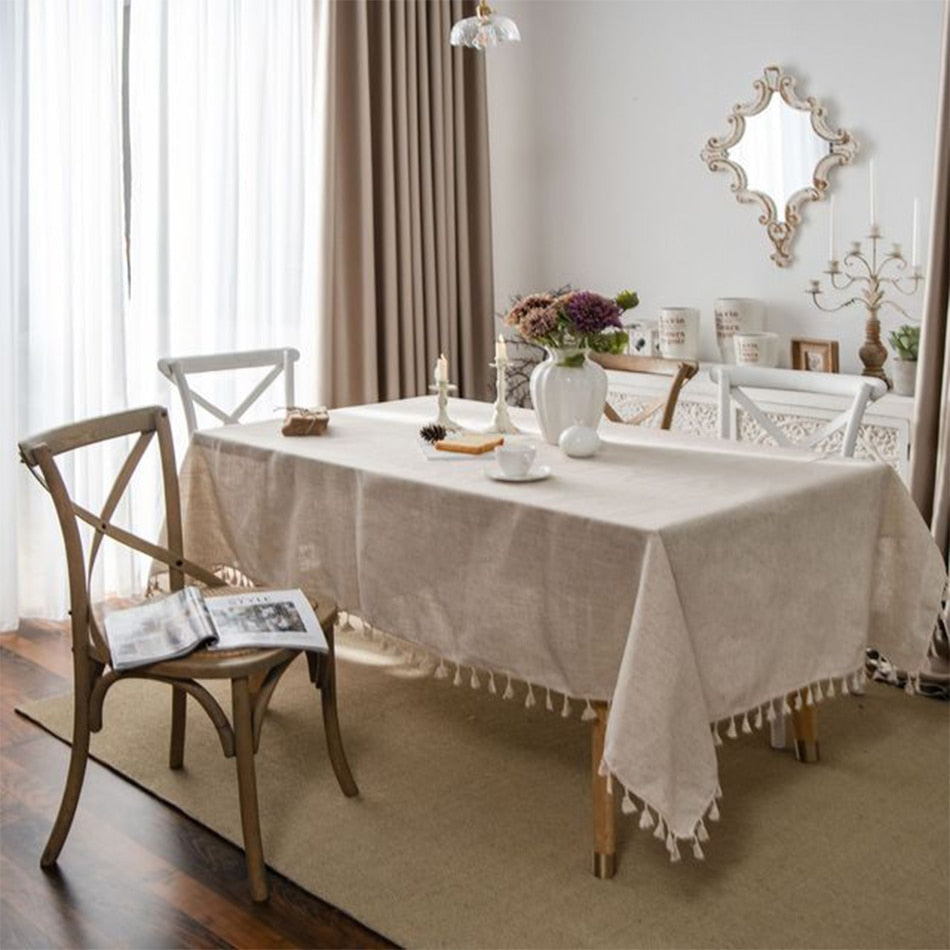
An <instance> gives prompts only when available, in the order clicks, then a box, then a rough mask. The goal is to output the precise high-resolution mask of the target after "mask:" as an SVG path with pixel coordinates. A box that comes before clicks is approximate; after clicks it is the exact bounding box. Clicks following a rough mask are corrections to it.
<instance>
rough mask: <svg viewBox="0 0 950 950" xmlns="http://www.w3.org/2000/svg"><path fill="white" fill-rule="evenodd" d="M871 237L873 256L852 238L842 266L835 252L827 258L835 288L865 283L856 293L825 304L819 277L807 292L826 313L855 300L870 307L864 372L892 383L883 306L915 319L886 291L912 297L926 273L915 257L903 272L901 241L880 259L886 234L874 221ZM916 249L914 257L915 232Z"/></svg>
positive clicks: (864, 346) (841, 308) (829, 274)
mask: <svg viewBox="0 0 950 950" xmlns="http://www.w3.org/2000/svg"><path fill="white" fill-rule="evenodd" d="M868 239H869V240H870V242H871V255H870V258H868V256H867V255H865V253H864V251H863V249H862V247H861V242H860V241H853V242H852V243H851V250H850V251H848V253H847V254H845V256H844V260H843V261H842V264H843V267H841V266H839V263H838V261H837V260H835V259H834V255H832V259H831V260H830V261H829V262H828V270H826V271H823V273H825V274H827V275H828V277H829V282H830V284H831V287H832V288H833V289H834V290H848V289H850V288H851V287H854V286H855V285H859V286H860V285H863V286H861V289H860V292H859V293H858V295H857V296H855V297H851V298H849V299H848V300H845V301H844V302H843V303H840V304H838V305H837V306H835V307H826V306H824V305H823V304H822V303H821V301H820V300H819V299H818V298H819V296H820V295H821V293H822V290H821V286H820V283H819V281H817V280H813V281H812V282H811V287H810V288H809V289H808V290H807V291H806V293H808V294H811V298H812V300H813V301H814V303H815V306H816V307H817V308H818V309H819V310H823V311H825V313H835V312H836V311H838V310H843V309H844V308H845V307H850V306H851V305H852V304H855V303H863V304H864V306H865V308H866V309H867V320H866V322H865V325H864V337H865V339H864V343H863V344H862V346H861V349H860V350H859V351H858V355H859V356H860V357H861V362H862V363H863V364H864V369H863V371H862V375H864V376H876V377H878V378H879V379H883V380H884V381H885V382H886V383H887V385H888V386H890V385H891V381H890V380H889V379H888V378H887V374H886V373H885V372H884V361H885V360H886V359H887V350H886V349H885V348H884V345H883V344H882V343H881V322H880V320H879V319H878V313H879V311H880V310H881V308H882V307H884V306H889V307H892V308H893V309H894V310H897V311H898V312H899V313H902V314H903V315H904V316H905V317H906V318H907V319H908V320H910V319H912V318H911V317H910V315H909V314H908V313H907V311H906V310H904V308H903V307H901V306H900V304H898V303H897V302H896V301H894V300H893V299H891V298H890V297H888V296H886V292H887V289H888V288H893V290H895V291H897V292H898V293H901V294H904V295H905V296H908V297H909V296H910V295H911V294H914V293H916V291H917V287H918V286H919V284H920V282H921V280H923V277H924V275H923V272H922V271H921V269H920V267H918V265H917V263H916V260H915V261H914V263H913V264H912V265H911V267H912V270H911V273H910V274H905V273H903V272H904V271H906V269H907V262H906V261H905V260H904V255H903V253H902V252H901V246H900V244H894V245H893V246H892V249H891V251H890V253H888V254H885V255H884V256H883V257H882V258H881V259H880V260H879V259H878V248H877V245H878V242H879V241H882V240H883V236H882V235H881V230H880V228H879V227H878V226H877V225H876V224H872V225H871V232H870V234H869V235H868ZM914 251H915V253H914V257H915V258H916V235H915V248H914Z"/></svg>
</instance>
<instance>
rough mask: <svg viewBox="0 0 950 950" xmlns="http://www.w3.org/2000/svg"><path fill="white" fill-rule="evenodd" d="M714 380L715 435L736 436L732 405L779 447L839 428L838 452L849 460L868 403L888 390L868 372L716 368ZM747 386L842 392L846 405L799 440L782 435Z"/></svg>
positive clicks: (809, 442) (809, 443)
mask: <svg viewBox="0 0 950 950" xmlns="http://www.w3.org/2000/svg"><path fill="white" fill-rule="evenodd" d="M709 375H710V377H711V378H712V381H713V382H714V383H716V384H718V387H719V436H720V438H723V439H730V438H731V439H737V438H738V425H737V420H736V414H735V412H734V411H733V408H734V407H735V408H737V409H741V410H742V411H743V412H745V413H747V414H748V415H749V416H750V417H751V418H752V419H754V420H755V422H756V424H757V425H759V426H760V427H761V428H762V429H763V430H764V431H765V432H766V433H768V435H770V436H771V437H772V438H773V439H774V440H775V441H776V442H777V443H778V444H779V445H784V446H799V447H801V448H814V447H815V446H816V445H818V444H819V443H821V442H823V441H824V440H825V439H827V438H829V437H830V436H832V435H834V434H835V433H836V432H837V431H838V430H839V429H840V430H843V435H842V439H841V448H840V449H839V454H840V455H841V456H842V457H844V458H851V457H852V456H853V455H854V450H855V447H856V445H857V441H858V433H859V432H860V429H861V420H862V419H863V418H864V411H865V410H866V409H867V407H868V405H869V404H870V403H872V402H874V401H875V400H876V399H880V398H881V396H883V395H884V394H885V393H886V392H887V383H885V382H884V380H882V379H875V378H873V377H870V376H845V375H838V374H837V373H812V372H808V371H807V370H799V369H775V368H772V367H764V366H714V367H713V368H712V369H711V370H710V372H709ZM749 389H764V390H780V391H784V392H802V393H821V394H823V395H829V396H842V397H845V398H847V399H850V400H851V403H850V405H849V406H848V408H847V409H845V410H844V411H843V412H841V413H839V414H838V415H837V416H835V417H834V418H833V419H830V420H828V422H826V423H825V424H824V425H822V426H819V427H818V428H817V429H815V431H814V432H811V433H809V434H808V435H807V436H804V437H802V438H801V439H793V438H791V437H790V436H789V435H788V433H786V432H785V431H784V430H783V429H782V428H781V427H780V426H779V425H778V424H777V423H776V422H775V421H774V420H772V419H771V418H769V416H768V414H767V413H766V412H765V411H764V410H763V409H762V408H761V406H760V405H759V404H758V403H757V402H756V401H755V399H753V397H752V396H751V395H750V394H749V393H748V391H747V390H749Z"/></svg>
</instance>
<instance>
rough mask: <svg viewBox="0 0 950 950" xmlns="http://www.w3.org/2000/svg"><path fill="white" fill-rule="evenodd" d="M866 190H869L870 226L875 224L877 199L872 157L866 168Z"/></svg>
mask: <svg viewBox="0 0 950 950" xmlns="http://www.w3.org/2000/svg"><path fill="white" fill-rule="evenodd" d="M868 191H869V192H870V205H871V227H872V228H873V227H876V226H877V201H876V199H875V195H874V159H873V158H872V159H871V162H870V167H869V168H868Z"/></svg>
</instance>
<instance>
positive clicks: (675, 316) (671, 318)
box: [660, 307, 699, 360]
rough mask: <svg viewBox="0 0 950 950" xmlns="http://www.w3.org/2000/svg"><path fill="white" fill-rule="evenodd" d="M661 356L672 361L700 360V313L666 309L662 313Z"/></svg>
mask: <svg viewBox="0 0 950 950" xmlns="http://www.w3.org/2000/svg"><path fill="white" fill-rule="evenodd" d="M660 355H661V356H664V357H666V359H671V360H696V359H699V311H698V310H697V309H696V308H695V307H664V308H663V309H662V310H661V311H660Z"/></svg>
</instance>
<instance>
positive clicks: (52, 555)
mask: <svg viewBox="0 0 950 950" xmlns="http://www.w3.org/2000/svg"><path fill="white" fill-rule="evenodd" d="M0 7H2V12H0V17H2V24H0V36H2V37H3V40H2V43H3V47H4V59H3V66H2V69H3V77H2V82H0V84H2V86H3V87H4V100H5V101H4V103H3V111H4V124H5V125H7V124H8V123H9V128H10V134H9V135H4V136H3V138H2V144H0V148H2V149H3V150H4V152H5V154H4V165H5V166H6V167H7V169H8V175H9V179H8V180H9V183H10V184H9V193H8V194H9V197H8V199H7V200H8V202H9V208H10V216H9V217H7V216H6V215H4V217H5V218H6V220H7V222H8V235H9V243H10V248H9V253H8V254H7V255H5V257H6V260H7V262H8V264H7V266H8V268H9V278H10V279H9V284H7V283H6V282H5V283H4V286H5V287H6V286H9V288H10V304H11V305H10V308H9V310H8V309H7V307H6V306H4V308H3V309H4V312H5V314H10V315H11V317H10V319H12V326H7V325H5V326H4V334H3V336H4V346H3V347H2V352H3V356H2V359H3V365H2V369H0V374H2V377H3V380H4V386H5V388H6V393H5V394H6V395H7V397H8V399H7V400H5V401H4V412H3V418H4V433H3V454H2V467H3V468H2V471H3V474H2V485H3V494H2V496H0V505H2V511H0V522H2V524H3V525H4V530H3V535H2V544H3V546H4V550H3V555H2V563H3V568H4V569H3V571H2V575H3V588H2V602H0V615H2V627H3V628H4V629H9V628H10V627H14V626H16V622H17V617H18V616H30V615H40V616H61V615H62V614H63V612H64V609H65V595H66V582H65V571H64V570H63V568H62V562H63V556H62V542H61V541H60V538H59V534H58V529H57V528H56V525H55V522H54V520H53V516H52V505H51V504H50V502H49V500H48V499H47V498H45V497H42V496H43V493H42V492H41V491H40V490H39V489H38V487H37V486H36V485H35V484H33V483H32V482H31V480H30V479H29V477H28V475H27V474H26V472H25V470H23V469H22V467H20V470H19V471H18V470H17V461H16V437H17V436H18V435H24V434H28V433H31V432H35V431H38V430H41V429H43V428H46V427H49V426H52V425H57V424H60V423H62V422H65V421H68V420H71V419H78V418H81V417H83V416H91V415H96V414H99V413H102V412H108V411H112V410H115V409H119V408H122V407H123V406H124V405H125V404H126V386H125V384H126V372H125V337H124V326H125V310H124V305H125V286H124V276H123V275H124V265H123V254H122V208H123V202H122V164H121V159H122V153H121V140H122V137H121V121H120V115H121V114H120V106H121V98H120V91H121V52H122V47H121V35H122V34H121V23H122V4H121V0H99V2H96V3H90V2H88V0H29V2H28V3H24V2H14V3H12V4H9V3H4V4H0ZM5 190H6V189H5ZM4 302H5V303H6V301H4ZM10 380H14V381H15V382H14V384H13V385H12V386H11V385H10ZM11 421H12V423H13V424H12V426H11ZM8 429H12V430H13V431H8ZM109 465H110V460H109V459H108V458H106V457H105V454H104V453H102V452H91V453H88V454H85V455H84V456H83V457H82V458H80V459H77V461H76V464H75V466H74V468H73V470H72V471H71V473H70V474H71V476H72V478H73V479H74V481H75V483H76V484H77V485H78V486H81V489H80V490H84V491H85V490H88V491H89V492H90V493H92V494H95V493H96V492H97V491H98V489H99V488H100V487H101V486H103V485H104V484H105V482H106V481H107V479H108V478H109V474H108V471H109ZM14 525H16V531H15V532H14V530H13V526H14ZM131 571H132V564H131V560H130V559H129V558H126V557H117V556H116V555H115V554H114V553H113V554H111V555H110V556H109V557H108V558H107V560H106V562H105V574H104V576H103V580H104V582H105V583H106V584H107V585H108V586H109V587H111V588H115V589H120V588H125V587H128V586H129V585H130V584H131V581H132V573H131Z"/></svg>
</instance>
